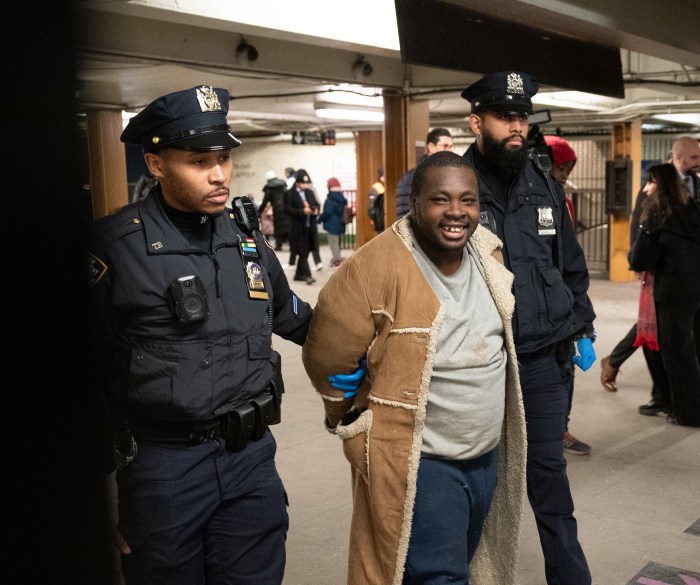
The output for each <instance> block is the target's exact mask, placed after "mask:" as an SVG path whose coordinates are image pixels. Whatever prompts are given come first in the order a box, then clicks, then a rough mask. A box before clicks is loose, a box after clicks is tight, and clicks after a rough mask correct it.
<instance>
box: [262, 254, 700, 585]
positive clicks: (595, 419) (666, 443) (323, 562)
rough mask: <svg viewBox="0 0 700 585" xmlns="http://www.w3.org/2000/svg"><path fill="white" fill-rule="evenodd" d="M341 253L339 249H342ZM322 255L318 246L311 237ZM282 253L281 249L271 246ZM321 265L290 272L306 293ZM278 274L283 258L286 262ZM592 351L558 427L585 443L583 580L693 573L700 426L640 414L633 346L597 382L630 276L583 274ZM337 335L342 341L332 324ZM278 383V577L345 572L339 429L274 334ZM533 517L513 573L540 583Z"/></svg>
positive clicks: (606, 582)
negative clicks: (327, 420)
mask: <svg viewBox="0 0 700 585" xmlns="http://www.w3.org/2000/svg"><path fill="white" fill-rule="evenodd" d="M343 255H344V256H349V255H350V251H348V250H345V251H343ZM321 256H322V259H323V261H324V264H325V265H326V266H327V264H328V260H329V258H330V253H329V250H328V248H327V247H325V248H322V250H321ZM280 258H281V260H282V263H285V262H286V261H287V259H288V255H287V253H286V252H281V253H280ZM332 272H333V269H329V268H327V267H326V268H324V269H323V270H321V271H319V272H315V273H314V276H315V277H316V279H317V282H316V283H314V284H312V285H306V284H305V283H296V282H293V283H292V284H293V285H294V289H295V291H296V292H297V294H299V295H300V296H301V297H302V298H304V299H305V300H307V301H309V302H311V303H312V304H313V302H315V300H316V298H317V294H318V292H319V290H320V289H321V287H322V285H323V284H324V283H325V282H326V281H327V279H328V278H329V277H330V276H331V274H332ZM287 274H288V276H289V278H290V281H291V277H292V276H293V272H292V271H291V270H288V271H287ZM590 296H591V299H592V301H593V304H594V307H595V310H596V313H597V316H598V317H597V319H596V322H595V327H596V330H597V331H598V340H597V341H596V344H595V349H596V352H597V354H598V360H597V361H596V363H595V364H594V365H593V366H592V367H591V369H590V370H589V371H588V372H585V373H582V372H580V371H579V373H578V375H577V380H576V391H575V394H574V407H573V409H572V413H571V423H570V431H571V432H572V433H573V434H574V435H575V436H576V437H578V438H580V439H582V440H583V441H585V442H587V443H589V444H590V445H591V446H592V447H593V450H592V453H591V454H590V455H587V456H569V457H568V473H569V479H570V482H571V486H572V491H573V496H574V502H575V504H576V512H575V516H576V518H577V520H578V526H579V537H580V541H581V544H582V546H583V549H584V551H585V553H586V556H587V558H588V562H589V565H590V567H591V571H592V574H593V583H594V584H595V585H633V584H634V585H664V584H666V585H700V429H693V428H687V427H680V426H674V425H670V424H668V423H667V422H666V421H665V419H664V418H663V417H648V416H640V415H639V414H638V413H637V407H638V406H639V405H640V404H644V403H646V402H647V401H648V400H649V392H650V388H651V383H650V380H649V375H648V372H647V370H646V365H645V362H644V358H643V355H642V352H641V351H637V352H635V354H634V355H633V356H632V357H631V358H630V359H629V360H628V361H627V362H626V363H625V364H624V366H623V367H622V369H621V372H620V375H619V376H618V387H619V391H618V392H617V393H609V392H607V391H605V390H604V389H603V387H602V386H601V385H600V358H601V357H603V356H605V355H607V354H608V353H610V350H611V349H612V348H613V347H614V345H615V344H616V343H617V341H618V340H619V339H620V338H622V336H623V335H624V334H625V333H626V332H627V330H628V329H629V327H630V326H631V325H632V323H634V321H635V320H636V311H637V301H638V296H639V283H638V282H637V281H633V282H628V283H612V282H609V281H607V280H597V279H594V280H592V281H591V287H590ZM338 342H339V343H342V334H340V333H339V338H338ZM274 343H275V348H276V349H277V350H278V351H279V352H280V353H281V354H282V356H283V372H284V378H285V387H286V394H285V397H284V403H283V415H282V417H283V421H282V423H281V424H280V425H278V426H276V427H273V432H274V435H275V437H276V439H277V442H278V455H277V463H278V468H279V471H280V474H281V475H282V478H283V480H284V483H285V486H286V489H287V492H288V494H289V504H290V505H289V515H290V531H289V535H288V541H287V543H288V547H287V569H286V576H285V580H284V584H285V585H328V584H342V583H345V574H346V554H347V544H348V532H349V526H350V515H351V492H350V480H349V478H350V472H349V466H348V464H347V462H346V461H345V459H344V457H343V454H342V451H341V445H340V440H339V439H337V438H336V437H334V436H332V435H330V434H329V433H327V432H326V431H325V429H324V428H323V424H322V420H323V409H322V405H321V398H320V397H319V396H318V395H317V394H316V393H315V391H314V390H313V389H312V387H311V386H310V384H309V382H308V379H307V377H306V374H305V373H304V369H303V366H302V364H301V357H300V355H301V348H299V347H298V346H295V345H293V344H291V343H288V342H286V341H284V340H282V339H279V338H277V337H275V338H274ZM544 583H545V580H544V568H543V561H542V553H541V550H540V545H539V540H538V537H537V532H536V529H535V524H534V519H533V517H532V513H531V511H530V508H529V505H528V504H527V503H526V504H525V516H524V520H523V526H522V536H521V544H520V555H519V560H518V585H544Z"/></svg>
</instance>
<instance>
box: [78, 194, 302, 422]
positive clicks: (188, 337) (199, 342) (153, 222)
mask: <svg viewBox="0 0 700 585" xmlns="http://www.w3.org/2000/svg"><path fill="white" fill-rule="evenodd" d="M210 221H213V226H214V230H213V232H214V233H213V239H212V250H213V251H212V252H209V251H207V250H204V249H198V248H194V247H192V246H191V245H190V244H189V243H188V241H187V239H186V238H185V237H184V236H183V235H182V234H181V233H180V231H179V230H178V229H177V228H176V227H175V226H174V225H173V223H172V222H171V220H170V219H169V218H168V216H167V215H166V214H165V211H164V210H163V207H162V204H161V201H160V188H159V187H156V188H155V192H151V193H150V194H149V196H148V197H146V198H145V199H143V200H142V201H140V202H137V203H133V204H130V205H127V206H125V207H123V208H121V209H120V210H118V211H116V212H115V213H114V214H112V215H110V216H107V217H104V218H101V219H99V220H97V221H96V222H95V224H94V229H93V230H92V235H91V238H90V246H89V252H90V255H89V261H90V262H89V268H90V272H91V293H92V294H91V300H92V304H93V314H94V320H95V328H94V330H95V333H96V337H97V338H98V339H97V342H98V343H99V347H98V349H99V352H98V353H99V355H98V360H99V362H98V363H99V367H100V368H101V370H102V371H101V372H99V379H100V380H101V381H102V383H103V385H104V387H103V391H104V392H105V395H106V398H107V401H108V402H109V404H110V407H111V410H112V415H113V416H115V417H118V418H119V420H121V419H122V418H124V417H126V418H127V419H136V418H145V419H147V420H160V421H206V420H211V419H213V418H215V417H217V416H218V415H220V414H223V413H225V412H228V411H229V410H231V409H232V408H234V407H236V406H238V405H240V404H242V403H245V402H247V400H248V399H249V398H250V397H251V396H253V395H255V394H257V393H258V392H260V391H261V390H263V389H264V387H265V385H266V383H267V381H268V380H269V379H270V377H271V375H272V370H273V361H274V360H275V359H276V358H275V357H274V356H275V353H274V352H273V350H272V331H271V329H270V321H269V317H268V310H267V309H268V301H266V300H263V299H250V298H249V296H248V288H247V285H246V280H245V273H244V268H243V261H242V258H241V252H240V250H239V237H240V238H243V239H244V240H245V238H246V237H247V236H246V234H245V233H244V232H243V231H242V230H241V229H240V228H239V227H238V225H237V224H236V222H235V220H234V219H233V213H232V211H231V210H230V209H226V211H225V212H224V213H223V214H222V215H221V216H219V217H216V218H213V219H210ZM259 241H260V242H261V245H260V246H259V247H258V252H259V254H260V256H261V261H262V265H263V266H264V269H265V270H263V278H264V281H265V285H266V289H267V291H268V292H269V293H270V294H271V298H272V302H273V306H274V319H273V327H272V329H273V330H274V333H276V334H277V335H279V336H281V337H283V338H285V339H288V340H291V341H293V342H294V343H297V344H299V345H301V344H302V343H303V342H304V340H305V339H306V331H307V329H308V325H309V322H310V320H311V314H312V310H311V307H310V306H309V305H308V304H307V303H305V302H303V301H301V300H300V299H298V298H297V297H296V296H295V294H294V293H293V292H292V291H291V290H290V289H289V285H288V283H287V279H286V277H285V275H284V272H283V270H282V268H281V266H280V263H279V261H278V260H277V257H276V256H275V254H274V252H273V251H272V250H271V249H269V248H268V246H267V245H265V244H262V238H259ZM190 275H195V276H199V277H200V278H201V279H202V282H203V284H204V287H205V289H206V297H207V301H208V305H209V316H208V318H206V319H205V320H203V321H198V322H193V323H181V322H180V321H179V320H178V319H176V317H175V315H174V313H173V312H172V311H171V309H170V308H169V305H168V289H169V287H170V285H171V283H172V281H173V280H175V279H177V278H180V277H184V276H190Z"/></svg>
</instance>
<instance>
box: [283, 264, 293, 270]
mask: <svg viewBox="0 0 700 585" xmlns="http://www.w3.org/2000/svg"><path fill="white" fill-rule="evenodd" d="M282 268H284V269H285V270H289V269H290V268H294V265H293V264H289V263H287V264H283V265H282Z"/></svg>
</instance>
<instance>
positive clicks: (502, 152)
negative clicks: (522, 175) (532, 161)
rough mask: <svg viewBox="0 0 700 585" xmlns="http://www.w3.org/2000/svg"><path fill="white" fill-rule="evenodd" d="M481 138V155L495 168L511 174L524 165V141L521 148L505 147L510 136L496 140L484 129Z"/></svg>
mask: <svg viewBox="0 0 700 585" xmlns="http://www.w3.org/2000/svg"><path fill="white" fill-rule="evenodd" d="M481 138H482V143H481V147H482V150H483V152H482V155H483V156H484V158H485V159H486V160H487V161H488V162H489V164H490V165H492V166H493V167H494V168H495V169H497V170H500V171H503V172H504V173H507V174H509V175H513V174H515V173H517V172H518V171H520V169H522V168H523V167H524V166H525V161H526V160H527V154H526V152H525V144H524V143H523V146H522V147H521V148H513V149H510V148H507V147H506V143H507V142H508V141H509V140H510V136H509V137H508V138H504V139H503V140H501V141H498V140H496V139H495V138H494V137H493V134H491V133H490V132H488V131H486V130H484V131H483V132H482V134H481Z"/></svg>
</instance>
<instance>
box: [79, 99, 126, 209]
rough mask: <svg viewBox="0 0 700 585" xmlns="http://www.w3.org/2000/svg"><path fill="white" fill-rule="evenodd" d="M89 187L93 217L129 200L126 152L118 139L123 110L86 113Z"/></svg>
mask: <svg viewBox="0 0 700 585" xmlns="http://www.w3.org/2000/svg"><path fill="white" fill-rule="evenodd" d="M87 133H88V150H89V157H90V189H91V190H92V210H93V213H92V214H93V217H94V218H95V219H97V218H99V217H102V216H103V215H108V214H110V213H112V212H113V211H115V210H116V209H118V208H119V207H122V206H123V205H126V204H127V203H128V202H129V187H128V184H127V177H126V152H125V150H124V144H123V143H122V142H120V141H119V137H120V136H121V133H122V113H121V111H117V110H104V111H93V112H88V113H87Z"/></svg>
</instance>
